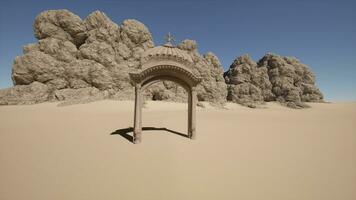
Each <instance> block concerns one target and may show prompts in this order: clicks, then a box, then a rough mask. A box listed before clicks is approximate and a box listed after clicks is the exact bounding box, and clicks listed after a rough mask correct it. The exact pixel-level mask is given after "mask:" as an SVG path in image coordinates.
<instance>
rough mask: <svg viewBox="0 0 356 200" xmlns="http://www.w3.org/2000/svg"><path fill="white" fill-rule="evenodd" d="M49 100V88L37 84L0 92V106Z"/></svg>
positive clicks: (18, 86)
mask: <svg viewBox="0 0 356 200" xmlns="http://www.w3.org/2000/svg"><path fill="white" fill-rule="evenodd" d="M49 100H50V96H49V88H48V87H47V85H45V84H42V83H39V82H33V83H31V84H29V85H16V86H14V87H11V88H7V89H3V90H0V105H20V104H35V103H42V102H45V101H49Z"/></svg>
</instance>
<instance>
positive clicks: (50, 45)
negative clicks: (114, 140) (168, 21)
mask: <svg viewBox="0 0 356 200" xmlns="http://www.w3.org/2000/svg"><path fill="white" fill-rule="evenodd" d="M33 27H34V35H35V37H36V38H37V39H38V43H34V44H29V45H26V46H24V48H23V53H24V55H22V56H18V57H16V58H15V61H14V64H13V69H12V79H13V83H14V87H12V88H8V89H4V90H0V105H1V104H32V103H40V102H45V101H67V102H68V101H69V102H72V103H80V102H88V101H94V100H99V99H104V98H112V99H133V88H132V86H131V85H130V79H129V75H128V73H129V72H131V71H133V70H136V69H139V68H140V58H141V54H142V53H143V52H144V51H145V50H147V49H149V48H153V47H154V43H153V40H152V36H151V33H150V32H149V30H148V29H147V27H146V26H145V25H144V24H142V23H141V22H139V21H137V20H133V19H128V20H125V21H123V23H122V24H121V25H120V26H119V25H117V24H115V23H114V22H112V21H111V20H110V19H109V18H108V17H107V16H106V15H105V14H104V13H103V12H100V11H95V12H93V13H91V14H90V15H89V16H88V17H87V18H86V19H84V20H82V19H80V17H78V16H76V15H75V14H73V13H71V12H69V11H68V10H48V11H44V12H42V13H40V14H39V15H38V16H37V17H36V19H35V22H34V26H33ZM179 47H180V48H181V49H185V50H187V51H189V53H191V55H192V56H194V62H195V63H196V69H194V71H195V73H198V75H201V76H202V77H203V78H204V83H203V84H202V86H201V87H200V88H199V90H198V95H199V99H200V100H204V101H210V102H224V101H225V97H226V89H224V88H226V84H225V82H224V79H223V76H222V74H223V69H222V66H221V65H220V63H219V60H218V59H217V57H216V56H214V55H213V54H212V53H208V54H206V55H204V56H200V55H199V53H198V51H197V45H196V43H195V42H194V41H191V40H186V41H184V42H182V43H181V44H180V45H179ZM155 86H156V87H151V88H149V89H148V90H147V91H146V96H147V98H151V99H155V100H178V101H186V98H184V97H185V96H186V94H185V91H184V90H183V88H180V87H178V86H177V85H176V84H174V83H171V82H161V83H158V84H157V85H155ZM34 91H35V92H34Z"/></svg>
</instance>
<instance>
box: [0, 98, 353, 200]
mask: <svg viewBox="0 0 356 200" xmlns="http://www.w3.org/2000/svg"><path fill="white" fill-rule="evenodd" d="M310 105H311V108H309V109H301V110H295V109H290V108H286V107H282V106H280V105H278V104H275V103H268V104H267V105H266V108H260V109H250V108H246V107H242V106H239V105H237V104H227V105H226V106H225V109H215V108H213V107H209V106H208V105H206V108H201V107H199V108H198V110H197V139H196V140H190V139H188V138H186V137H185V136H184V135H183V134H185V133H186V129H187V104H184V103H169V102H148V103H147V104H146V105H145V107H146V108H145V109H144V110H143V126H144V127H146V128H144V129H146V130H145V131H144V132H143V135H142V136H143V140H142V143H141V144H133V143H131V142H130V141H129V140H128V139H127V138H129V137H130V134H132V133H131V132H130V133H127V134H125V133H126V132H127V130H129V128H130V127H132V123H133V108H134V106H133V102H131V101H99V102H94V103H89V104H81V105H72V106H65V107H58V106H57V103H43V104H37V105H29V106H1V107H0V199H1V200H15V199H16V200H24V199H26V200H49V199H50V200H63V199H66V200H69V199H75V200H80V199H85V200H98V199H140V200H143V199H154V200H157V199H177V200H182V199H184V200H189V199H192V200H193V199H194V200H196V199H204V200H207V199H214V200H216V199H242V200H260V199H261V200H262V199H263V200H336V199H337V200H355V199H356V103H312V104H310ZM150 127H151V128H150Z"/></svg>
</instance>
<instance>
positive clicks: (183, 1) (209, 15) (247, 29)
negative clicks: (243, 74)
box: [0, 0, 356, 101]
mask: <svg viewBox="0 0 356 200" xmlns="http://www.w3.org/2000/svg"><path fill="white" fill-rule="evenodd" d="M48 9H68V10H70V11H71V12H73V13H75V14H76V15H78V16H80V17H81V18H82V19H84V18H85V17H86V16H88V15H89V14H90V13H91V12H93V11H95V10H100V11H103V12H105V13H106V14H107V16H109V17H110V18H111V19H112V21H114V22H116V23H117V24H121V22H122V21H123V20H125V19H137V20H139V21H141V22H142V23H144V24H145V25H146V26H147V27H148V28H149V30H150V32H151V33H152V36H153V39H154V42H155V44H156V45H160V44H163V43H164V35H166V34H167V33H168V32H170V33H172V35H173V36H174V37H175V39H176V41H177V42H179V41H181V40H183V39H193V40H196V41H197V43H198V48H199V52H200V53H201V54H204V53H207V52H209V51H211V52H213V53H214V54H215V55H217V56H218V57H219V59H220V61H221V63H222V65H223V66H224V70H225V71H226V70H227V69H228V68H229V66H230V64H231V63H232V62H233V60H234V59H235V58H236V57H238V56H241V55H243V54H249V55H250V56H251V57H252V58H253V59H254V60H255V61H258V59H260V58H262V57H263V56H264V55H265V54H266V53H268V52H272V53H276V54H279V55H283V56H294V57H296V58H298V59H299V60H300V61H301V62H302V63H304V64H306V65H308V66H309V67H310V68H311V69H312V71H313V72H314V73H315V75H316V84H317V85H318V86H319V88H320V90H321V91H322V92H323V94H324V96H325V99H326V101H355V100H356V1H355V0H334V1H330V0H298V1H297V0H294V1H292V0H284V1H282V0H268V1H262V0H260V1H257V0H250V1H238V0H236V1H233V0H220V1H219V0H204V1H203V0H196V1H194V0H175V1H169V0H156V1H155V0H150V1H143V0H142V1H139V0H122V1H121V0H100V1H99V0H97V1H95V0H87V1H84V0H60V1H58V0H46V1H45V0H23V1H19V0H0V88H7V87H11V86H12V80H11V69H12V64H13V60H14V58H15V57H16V56H20V55H22V47H23V46H24V45H26V44H28V43H34V42H36V41H37V39H36V38H35V37H34V35H33V22H34V19H35V17H36V16H37V15H38V14H39V13H40V12H42V11H44V10H48Z"/></svg>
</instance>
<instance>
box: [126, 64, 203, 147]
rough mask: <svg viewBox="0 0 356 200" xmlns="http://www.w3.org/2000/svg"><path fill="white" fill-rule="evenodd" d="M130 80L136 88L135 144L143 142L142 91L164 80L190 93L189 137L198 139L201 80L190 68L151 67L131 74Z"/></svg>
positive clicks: (168, 65) (179, 66) (159, 65)
mask: <svg viewBox="0 0 356 200" xmlns="http://www.w3.org/2000/svg"><path fill="white" fill-rule="evenodd" d="M130 78H131V81H132V83H133V85H134V86H135V113H134V131H133V142H134V143H135V144H136V143H140V142H141V132H142V93H141V92H142V91H143V90H144V89H145V88H146V87H148V86H150V85H151V84H153V83H156V82H158V81H162V80H169V81H173V82H175V83H177V84H179V85H181V86H182V87H183V88H184V89H185V90H186V91H187V93H188V137H189V138H191V139H195V137H196V129H195V126H196V120H195V118H196V115H195V112H196V103H197V94H196V86H197V85H198V84H199V83H200V81H201V78H200V77H197V76H195V75H194V74H193V73H192V72H191V71H190V70H189V69H188V68H186V67H184V66H182V65H172V63H169V64H163V63H162V62H160V64H157V65H151V66H150V67H148V68H145V69H144V70H142V71H139V72H136V73H130Z"/></svg>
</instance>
